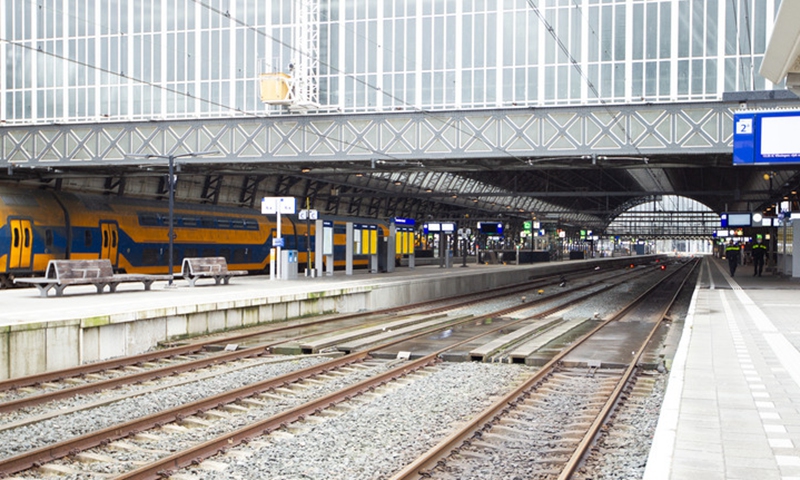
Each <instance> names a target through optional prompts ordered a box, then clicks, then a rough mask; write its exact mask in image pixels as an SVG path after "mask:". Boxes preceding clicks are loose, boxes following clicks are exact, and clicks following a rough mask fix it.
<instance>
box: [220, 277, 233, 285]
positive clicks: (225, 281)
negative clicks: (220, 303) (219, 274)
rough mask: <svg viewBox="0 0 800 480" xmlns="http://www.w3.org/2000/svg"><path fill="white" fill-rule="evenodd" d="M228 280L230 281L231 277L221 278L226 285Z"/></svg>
mask: <svg viewBox="0 0 800 480" xmlns="http://www.w3.org/2000/svg"><path fill="white" fill-rule="evenodd" d="M230 281H231V277H223V278H222V282H223V283H224V284H225V285H228V283H230Z"/></svg>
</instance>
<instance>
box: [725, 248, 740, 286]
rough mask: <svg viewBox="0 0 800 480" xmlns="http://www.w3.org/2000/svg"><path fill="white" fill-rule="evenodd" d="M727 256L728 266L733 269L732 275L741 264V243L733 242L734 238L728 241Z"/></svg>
mask: <svg viewBox="0 0 800 480" xmlns="http://www.w3.org/2000/svg"><path fill="white" fill-rule="evenodd" d="M725 258H727V259H728V267H729V268H730V269H731V277H732V276H733V274H734V273H736V267H737V266H739V245H738V244H735V243H733V240H730V241H729V242H728V246H727V247H725Z"/></svg>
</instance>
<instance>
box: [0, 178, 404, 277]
mask: <svg viewBox="0 0 800 480" xmlns="http://www.w3.org/2000/svg"><path fill="white" fill-rule="evenodd" d="M173 212H174V213H173V217H174V220H173V227H174V228H173V230H174V247H173V257H174V258H173V264H174V265H175V266H176V269H178V268H180V264H181V261H182V259H183V258H184V257H208V256H221V257H225V258H226V260H227V262H228V264H229V265H230V268H232V269H239V270H248V271H250V272H253V273H257V272H265V271H268V270H269V262H270V247H271V245H272V238H273V236H275V235H276V233H277V232H276V222H275V218H274V217H273V216H267V215H262V214H261V213H260V212H258V211H255V210H248V209H243V208H233V207H220V206H212V205H191V204H182V203H176V204H175V206H174V209H173ZM287 217H288V218H287ZM327 218H328V217H326V219H327ZM332 220H333V221H334V239H333V240H334V258H335V259H336V260H335V262H334V263H335V265H336V266H341V265H343V264H344V257H345V253H344V247H345V222H346V221H356V222H358V221H363V222H365V223H371V224H378V225H379V227H378V236H379V237H384V236H386V235H387V231H388V229H387V227H386V225H385V223H383V222H380V221H378V220H374V219H372V220H368V221H367V220H364V219H351V218H345V217H336V218H332ZM310 230H311V231H310V232H307V231H306V223H305V222H303V221H298V222H294V220H293V219H292V218H291V217H289V216H284V217H283V221H282V222H281V236H282V237H283V238H284V248H286V249H294V250H298V252H299V254H298V257H299V258H298V263H299V264H301V265H303V264H305V263H306V260H307V257H306V250H307V248H306V242H307V241H310V242H311V244H310V245H309V247H310V250H311V252H313V251H314V224H313V222H312V223H311V225H310ZM306 233H308V235H306ZM168 234H169V212H168V206H167V201H166V200H164V201H153V200H140V199H133V198H124V197H118V196H104V195H90V194H82V193H67V192H62V191H54V190H43V189H26V188H21V187H17V186H0V283H2V285H3V286H9V285H10V284H11V282H12V279H13V278H14V277H19V276H30V275H36V274H42V273H43V272H44V270H45V268H46V267H47V262H48V261H49V260H53V259H97V258H108V259H109V260H111V263H112V265H114V267H115V269H116V270H118V271H120V272H128V273H167V270H168V269H169V267H168V265H169V253H168V252H169V243H168V238H169V237H168ZM307 239H308V240H307ZM339 264H341V265H339ZM354 264H355V265H356V266H365V265H366V264H367V258H366V257H363V256H362V257H359V256H356V257H355V259H354Z"/></svg>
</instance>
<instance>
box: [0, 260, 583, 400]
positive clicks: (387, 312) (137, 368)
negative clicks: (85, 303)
mask: <svg viewBox="0 0 800 480" xmlns="http://www.w3.org/2000/svg"><path fill="white" fill-rule="evenodd" d="M595 274H596V272H594V271H592V270H586V271H585V272H578V273H575V274H571V275H569V276H568V278H569V279H570V280H580V279H581V278H583V277H586V276H592V275H595ZM563 278H564V276H562V275H554V276H545V277H541V278H533V279H531V281H529V282H525V283H522V284H516V285H509V286H505V287H498V288H494V289H490V290H487V291H486V292H482V293H480V294H465V295H456V296H452V297H449V298H444V299H436V300H430V301H425V302H418V303H414V304H409V305H405V306H400V307H392V308H386V309H380V310H373V311H371V312H367V313H353V314H342V315H324V316H321V317H319V318H316V319H313V320H309V319H301V320H293V321H287V322H283V323H281V324H280V325H278V326H275V325H269V326H265V327H257V328H252V329H248V331H246V332H244V333H237V334H223V335H214V336H212V337H211V338H207V339H205V340H199V341H192V342H190V343H188V344H185V345H173V346H168V347H167V348H162V349H158V350H153V351H150V352H145V353H142V354H139V355H132V356H127V357H119V358H113V359H109V360H104V361H100V362H93V363H90V364H85V365H79V366H76V367H73V368H67V369H62V370H56V371H50V372H43V373H40V374H35V375H28V376H24V377H18V378H11V379H6V380H2V381H0V402H4V403H5V402H9V401H13V400H16V399H18V398H22V397H27V396H32V395H37V394H39V393H41V391H43V390H48V391H53V390H58V389H64V388H72V387H74V386H77V385H83V384H87V383H91V382H94V381H101V380H103V379H109V378H114V379H118V378H119V377H122V376H126V375H127V374H129V373H131V372H132V371H133V372H135V373H141V372H142V371H143V370H158V369H159V367H161V366H164V365H165V364H168V366H169V368H170V369H171V370H172V371H176V372H177V371H179V369H180V367H178V366H177V365H178V364H180V363H187V364H188V365H187V366H186V367H185V368H187V369H197V368H201V367H202V366H203V363H202V360H201V357H202V358H206V359H207V363H206V364H207V365H211V364H214V363H218V362H219V361H226V359H225V357H224V356H222V355H219V347H220V346H228V345H232V346H233V345H240V344H248V343H258V339H259V338H260V337H264V336H274V335H276V334H280V333H285V334H287V335H290V333H287V332H291V331H293V330H300V329H306V330H307V329H308V328H313V327H321V326H325V325H334V327H332V328H336V327H335V325H336V323H341V322H347V321H349V322H353V323H355V322H370V321H380V320H381V319H382V318H383V319H385V318H388V317H389V316H396V315H397V314H401V313H404V312H405V313H414V312H416V311H419V310H426V311H429V312H431V313H434V312H436V311H443V310H447V309H453V308H460V307H466V306H469V305H472V304H475V303H478V302H481V301H483V300H484V299H486V298H491V297H492V296H500V295H515V294H518V293H521V292H526V291H529V290H531V289H538V288H547V287H550V286H552V285H555V284H558V283H559V282H561V281H563ZM436 306H438V307H439V309H438V310H437V309H436V308H433V307H436ZM260 343H262V344H263V343H264V342H260ZM237 355H240V354H237V353H233V354H229V355H228V358H237ZM214 357H219V358H214ZM196 360H201V361H200V362H196V363H191V362H193V361H196ZM162 374H163V372H159V371H155V372H153V374H152V375H153V378H155V377H157V376H160V375H162ZM130 378H131V381H132V382H136V381H144V379H146V374H144V375H140V376H138V377H130ZM78 393H80V392H78ZM2 408H3V407H2V404H0V409H2ZM0 412H2V410H0Z"/></svg>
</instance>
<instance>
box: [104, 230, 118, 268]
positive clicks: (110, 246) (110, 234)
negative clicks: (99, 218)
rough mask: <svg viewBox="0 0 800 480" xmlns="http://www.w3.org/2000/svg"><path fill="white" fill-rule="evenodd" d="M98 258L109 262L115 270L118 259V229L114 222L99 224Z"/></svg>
mask: <svg viewBox="0 0 800 480" xmlns="http://www.w3.org/2000/svg"><path fill="white" fill-rule="evenodd" d="M100 235H101V244H100V258H107V259H109V260H111V265H113V266H114V268H117V259H118V258H119V255H118V254H119V228H118V227H117V223H116V222H100Z"/></svg>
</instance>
